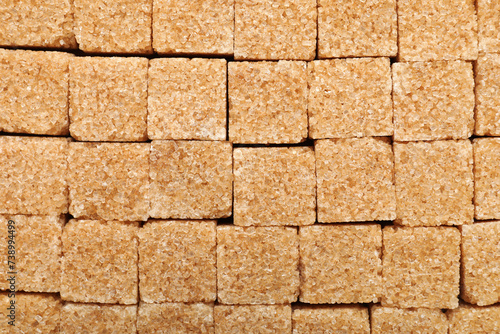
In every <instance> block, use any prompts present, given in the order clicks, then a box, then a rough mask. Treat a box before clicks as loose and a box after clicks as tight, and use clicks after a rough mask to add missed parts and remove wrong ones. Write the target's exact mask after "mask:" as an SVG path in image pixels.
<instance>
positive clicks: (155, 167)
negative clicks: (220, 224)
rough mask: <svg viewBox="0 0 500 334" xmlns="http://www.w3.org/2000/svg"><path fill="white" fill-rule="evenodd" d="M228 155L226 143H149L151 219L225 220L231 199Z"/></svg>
mask: <svg viewBox="0 0 500 334" xmlns="http://www.w3.org/2000/svg"><path fill="white" fill-rule="evenodd" d="M231 153H232V144H231V143H230V142H221V141H170V140H169V141H160V140H155V141H153V142H152V143H151V155H150V174H149V175H150V181H151V187H150V191H149V197H150V199H151V207H150V210H149V213H150V215H151V217H153V218H181V219H202V218H209V219H215V218H222V217H229V216H230V215H231V208H232V196H233V194H232V191H233V173H232V172H233V170H232V164H233V162H232V158H231Z"/></svg>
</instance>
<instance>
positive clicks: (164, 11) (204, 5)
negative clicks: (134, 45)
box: [153, 0, 234, 56]
mask: <svg viewBox="0 0 500 334" xmlns="http://www.w3.org/2000/svg"><path fill="white" fill-rule="evenodd" d="M233 37H234V0H154V1H153V48H154V50H155V51H156V52H158V53H159V54H176V53H177V54H197V55H199V54H206V55H212V56H213V55H232V54H233Z"/></svg>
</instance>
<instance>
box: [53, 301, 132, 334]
mask: <svg viewBox="0 0 500 334" xmlns="http://www.w3.org/2000/svg"><path fill="white" fill-rule="evenodd" d="M136 322H137V305H128V306H124V305H99V304H75V303H65V304H64V306H63V307H62V309H61V332H62V333H113V332H115V333H135V332H136V330H137V328H136Z"/></svg>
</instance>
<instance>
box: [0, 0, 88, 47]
mask: <svg viewBox="0 0 500 334" xmlns="http://www.w3.org/2000/svg"><path fill="white" fill-rule="evenodd" d="M0 22H2V26H1V28H0V45H1V46H34V47H47V48H49V47H50V48H62V49H68V48H74V49H76V48H77V46H78V45H77V44H76V40H75V35H74V34H73V3H72V2H71V1H69V0H63V1H61V0H15V1H2V3H1V4H0Z"/></svg>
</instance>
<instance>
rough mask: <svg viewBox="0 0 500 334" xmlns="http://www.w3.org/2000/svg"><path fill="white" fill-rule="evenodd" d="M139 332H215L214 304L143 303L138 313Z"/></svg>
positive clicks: (186, 333)
mask: <svg viewBox="0 0 500 334" xmlns="http://www.w3.org/2000/svg"><path fill="white" fill-rule="evenodd" d="M137 333H139V334H156V333H176V334H191V333H200V334H202V333H203V334H214V305H213V304H201V303H193V304H182V303H165V304H146V303H141V304H140V305H139V312H138V315H137Z"/></svg>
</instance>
